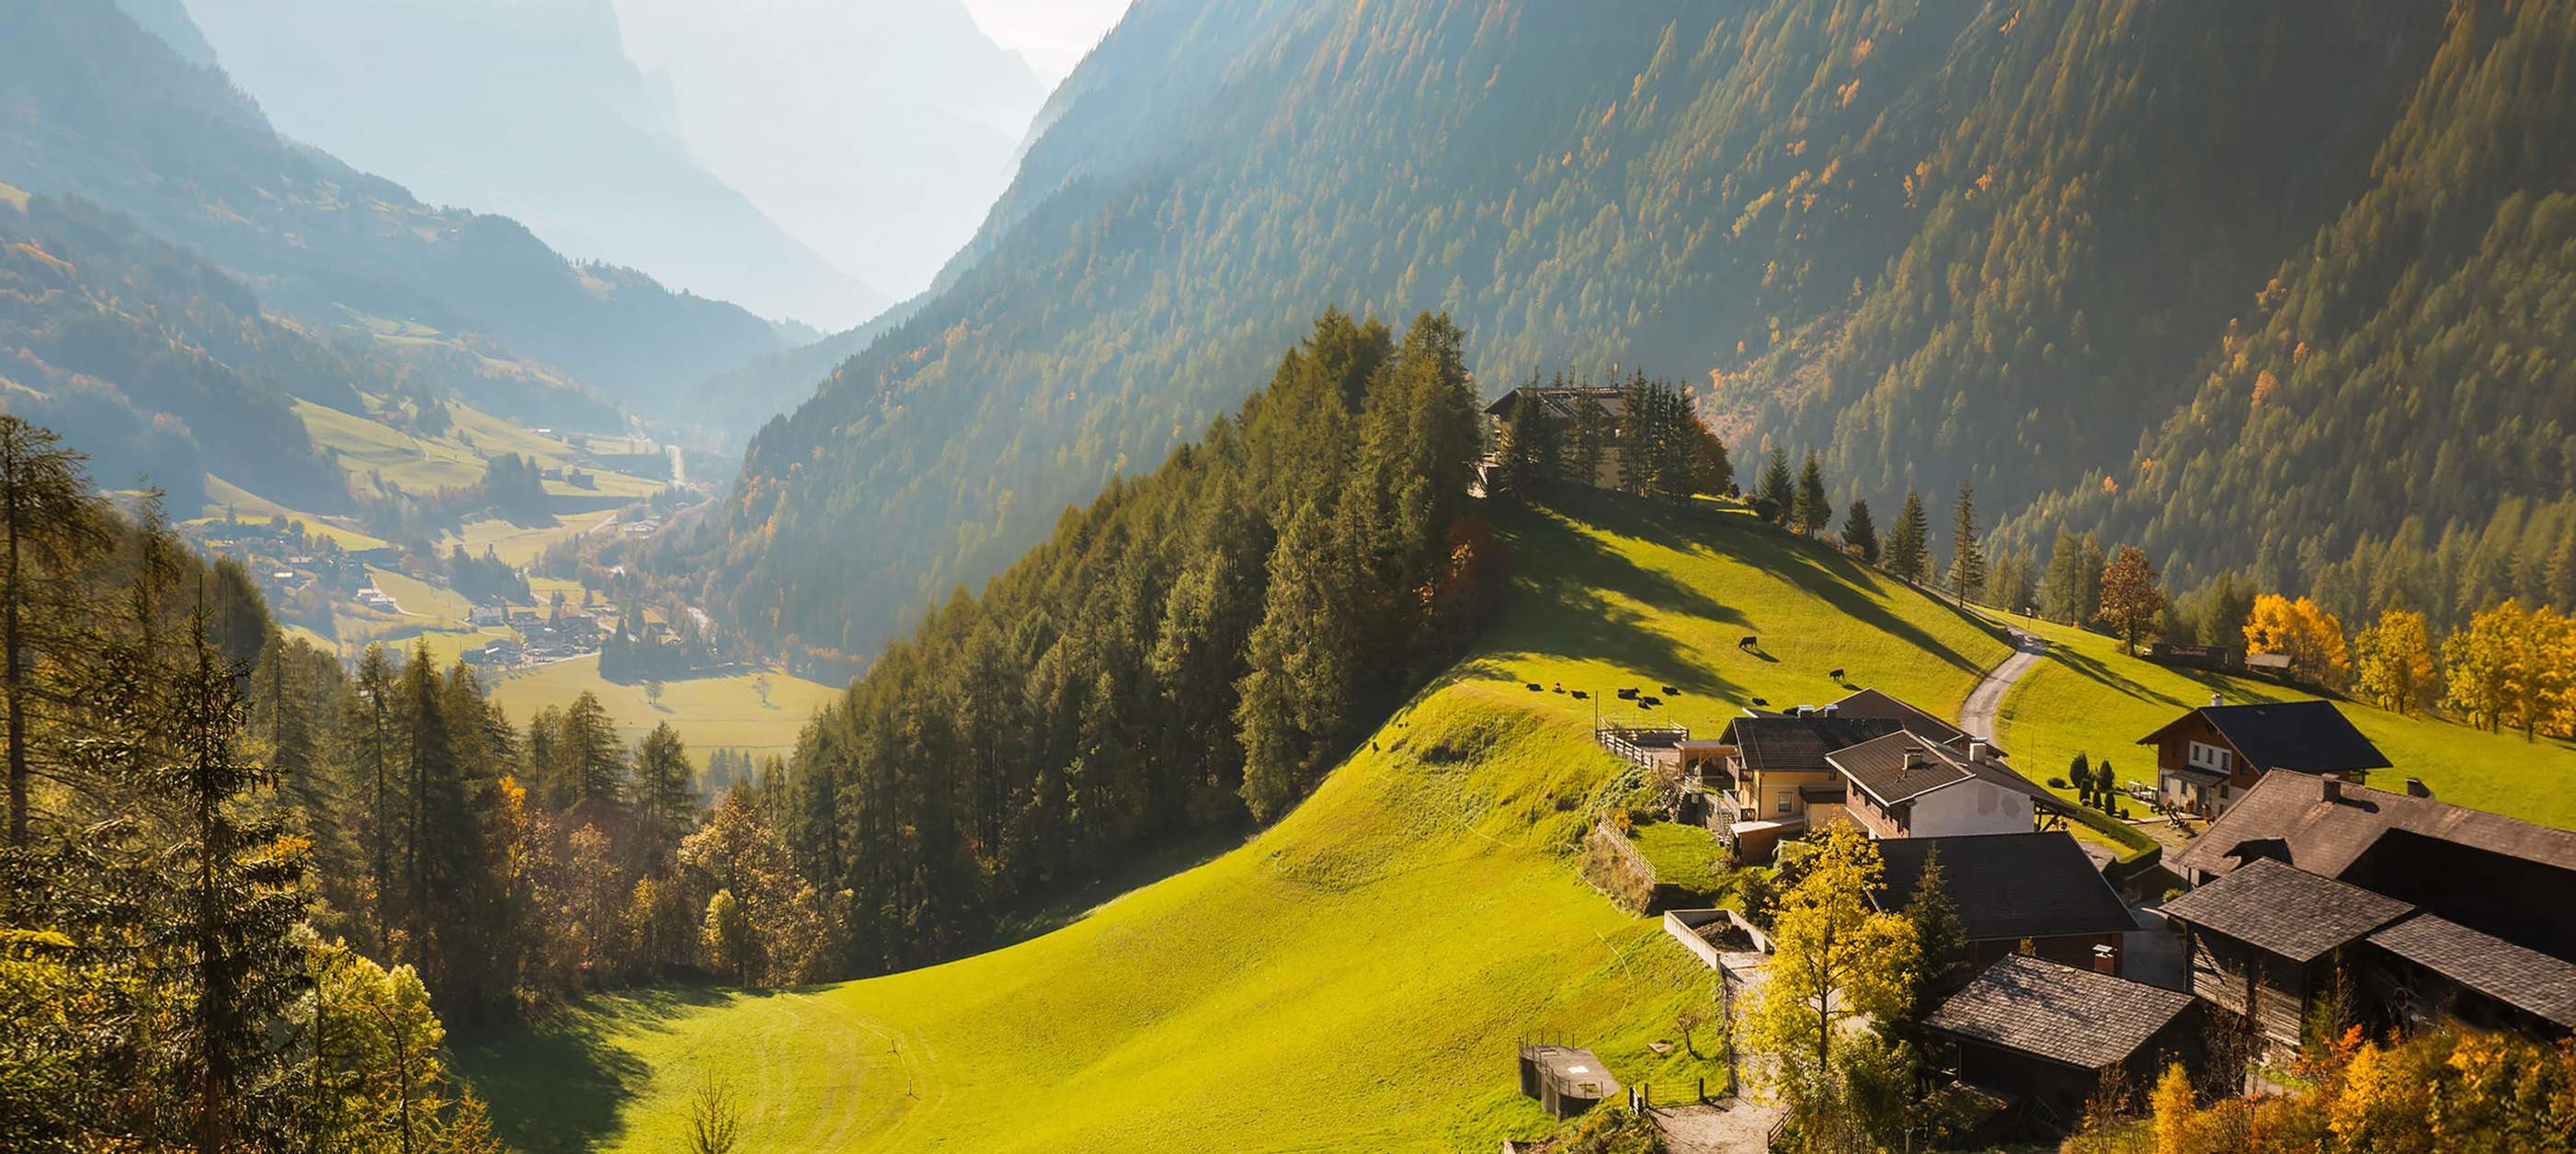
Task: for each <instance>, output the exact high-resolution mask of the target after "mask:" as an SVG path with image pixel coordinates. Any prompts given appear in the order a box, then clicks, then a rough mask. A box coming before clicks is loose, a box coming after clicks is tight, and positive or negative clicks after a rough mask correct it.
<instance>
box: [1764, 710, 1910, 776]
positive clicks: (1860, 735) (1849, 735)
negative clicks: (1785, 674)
mask: <svg viewBox="0 0 2576 1154" xmlns="http://www.w3.org/2000/svg"><path fill="white" fill-rule="evenodd" d="M1904 728H1905V726H1904V723H1903V722H1899V721H1895V720H1892V719H1889V718H1883V717H1824V716H1819V715H1814V714H1810V715H1809V716H1806V717H1739V718H1736V719H1735V720H1733V721H1730V722H1727V723H1726V739H1727V740H1728V741H1731V742H1733V743H1734V744H1735V748H1736V751H1737V756H1739V757H1741V758H1743V759H1744V767H1745V768H1746V769H1749V770H1753V771H1755V772H1763V773H1784V772H1786V773H1830V772H1832V771H1833V767H1832V766H1831V765H1828V764H1826V762H1825V755H1826V754H1829V753H1832V752H1834V751H1835V750H1838V749H1849V748H1851V747H1853V746H1855V745H1859V744H1860V743H1862V742H1864V741H1872V740H1875V739H1877V738H1881V737H1885V736H1887V735H1888V734H1891V733H1897V732H1900V731H1902V730H1903V729H1904Z"/></svg>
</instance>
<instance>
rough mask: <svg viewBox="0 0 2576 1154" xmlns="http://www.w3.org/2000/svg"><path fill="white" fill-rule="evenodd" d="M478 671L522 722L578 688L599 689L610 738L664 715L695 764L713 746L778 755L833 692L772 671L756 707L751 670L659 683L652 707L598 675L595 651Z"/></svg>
mask: <svg viewBox="0 0 2576 1154" xmlns="http://www.w3.org/2000/svg"><path fill="white" fill-rule="evenodd" d="M486 676H488V677H490V678H491V687H492V700H493V701H495V702H497V703H499V704H500V705H501V707H502V708H504V709H507V710H508V711H509V713H510V719H511V720H512V721H516V722H521V723H525V722H526V721H527V719H528V717H529V715H531V714H534V713H535V712H536V711H538V710H540V709H543V708H545V707H546V706H549V705H556V706H560V705H568V704H570V703H571V702H572V699H573V698H575V697H578V696H580V695H581V693H582V691H583V690H585V689H586V690H589V691H591V692H593V693H596V694H598V695H599V700H600V704H602V705H605V706H607V707H608V715H609V716H610V717H613V718H615V719H616V720H617V733H618V736H619V737H621V738H623V739H625V740H626V742H628V743H629V744H632V743H634V742H637V741H640V740H642V739H643V737H644V735H645V734H646V733H649V732H651V731H652V729H653V727H654V726H656V725H659V724H661V723H663V722H666V721H667V722H670V723H671V728H673V729H675V730H678V731H679V733H680V740H682V741H685V742H687V743H688V745H689V755H690V757H691V759H692V760H694V761H696V762H698V763H699V764H700V765H704V764H705V763H706V759H707V754H708V753H710V752H712V751H714V750H716V749H719V748H722V749H739V750H746V751H748V752H750V753H751V754H752V755H753V756H755V757H766V756H768V755H770V754H777V755H779V756H781V757H785V756H786V755H788V754H789V753H791V752H793V751H794V750H795V748H796V735H797V734H798V733H799V732H801V731H802V730H803V729H804V728H805V722H806V720H807V719H809V718H811V717H813V716H814V711H815V710H817V709H821V708H822V707H823V705H824V703H826V702H828V701H830V700H831V699H832V697H833V695H834V694H837V693H839V692H840V691H839V690H838V689H835V688H833V687H831V686H828V685H821V684H817V683H815V682H811V681H807V680H804V679H802V678H797V677H789V676H788V675H786V674H784V673H772V674H769V675H768V677H769V704H767V705H762V704H761V702H760V694H759V693H758V691H756V690H754V689H753V688H752V682H753V681H754V680H755V678H754V677H752V676H748V675H746V676H742V677H694V678H690V679H688V680H685V681H673V682H670V683H669V684H667V685H665V686H663V687H662V701H661V704H659V705H656V704H654V703H653V701H652V699H651V698H650V697H649V696H648V695H647V694H646V693H645V692H644V687H643V686H642V685H620V684H618V683H617V682H614V681H610V680H608V679H607V678H604V677H601V676H600V675H599V657H598V655H596V654H593V655H591V656H589V657H577V658H574V659H572V660H570V661H558V662H555V663H554V664H551V665H540V666H538V667H536V668H534V669H526V670H519V671H515V672H510V673H500V674H487V675H486Z"/></svg>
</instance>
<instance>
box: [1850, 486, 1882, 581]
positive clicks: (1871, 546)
mask: <svg viewBox="0 0 2576 1154" xmlns="http://www.w3.org/2000/svg"><path fill="white" fill-rule="evenodd" d="M1843 547H1844V548H1847V549H1850V550H1852V551H1853V552H1855V553H1858V554H1860V559H1861V560H1862V561H1863V562H1865V563H1867V564H1871V565H1876V564H1878V526H1877V525H1875V524H1873V523H1871V521H1870V519H1869V501H1868V499H1866V498H1862V497H1854V498H1852V503H1851V512H1850V514H1849V515H1847V516H1845V517H1844V518H1843Z"/></svg>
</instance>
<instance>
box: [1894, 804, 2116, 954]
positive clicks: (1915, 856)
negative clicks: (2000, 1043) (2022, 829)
mask: <svg viewBox="0 0 2576 1154" xmlns="http://www.w3.org/2000/svg"><path fill="white" fill-rule="evenodd" d="M1877 845H1878V855H1879V861H1880V862H1881V863H1882V864H1883V866H1884V869H1883V870H1882V872H1881V873H1880V875H1879V889H1878V892H1877V893H1876V894H1874V895H1872V896H1873V897H1874V898H1875V899H1876V900H1877V902H1878V905H1879V908H1880V909H1884V910H1891V911H1892V910H1900V909H1903V908H1905V905H1906V903H1908V902H1911V901H1913V900H1914V891H1915V889H1916V888H1917V887H1918V886H1919V885H1920V884H1921V883H1922V880H1923V860H1924V859H1925V858H1926V857H1929V856H1930V855H1931V854H1932V853H1933V851H1935V850H1938V851H1939V852H1940V855H1941V879H1942V882H1941V888H1942V890H1943V891H1944V892H1946V893H1948V894H1949V895H1950V904H1951V905H1953V906H1956V907H1958V910H1959V932H1960V933H1961V934H1962V935H1964V936H1965V937H1966V938H1967V939H1968V940H1969V941H1972V942H1982V941H1995V940H1999V939H2011V940H2016V941H2017V940H2019V939H2022V938H2053V937H2058V936H2061V935H2067V934H2110V933H2123V934H2124V933H2128V932H2130V931H2132V930H2135V929H2137V928H2138V920H2137V918H2135V917H2133V916H2131V915H2130V913H2129V907H2127V906H2126V905H2123V904H2121V902H2120V895H2119V894H2118V893H2116V892H2113V890H2112V889H2111V883H2110V882H2108V881H2106V880H2104V879H2103V877H2102V871H2100V870H2098V869H2095V868H2094V867H2093V860H2092V859H2091V858H2088V857H2086V856H2084V847H2082V846H2080V845H2077V844H2076V843H2075V838H2074V836H2073V835H2071V834H2068V833H2067V832H2066V831H2064V830H2050V831H2048V832H2046V833H1996V834H1971V835H1967V836H1962V837H1899V838H1888V839H1885V840H1883V841H1880V842H1878V843H1877Z"/></svg>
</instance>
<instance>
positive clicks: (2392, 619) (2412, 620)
mask: <svg viewBox="0 0 2576 1154" xmlns="http://www.w3.org/2000/svg"><path fill="white" fill-rule="evenodd" d="M2357 648H2358V649H2359V651H2360V653H2359V657H2358V660H2356V661H2355V663H2354V672H2355V676H2356V682H2357V688H2359V689H2360V690H2361V695H2362V696H2363V697H2365V698H2368V699H2369V700H2370V702H2371V704H2374V705H2377V706H2378V707H2380V708H2381V709H2385V710H2388V711H2389V712H2391V713H2397V714H2401V715H2404V716H2407V717H2417V716H2421V715H2422V714H2423V713H2424V711H2425V710H2426V709H2429V708H2431V706H2432V704H2433V703H2434V702H2435V701H2437V700H2440V698H2441V694H2442V671H2441V667H2440V666H2438V665H2437V664H2435V663H2434V660H2433V644H2432V640H2431V636H2430V634H2428V633H2427V632H2426V630H2425V628H2424V615H2423V614H2421V613H2413V612H2409V611H2407V610H2406V609H2404V608H2401V607H2399V606H2396V605H2391V606H2389V607H2388V608H2387V609H2386V610H2385V611H2383V612H2382V613H2380V615H2379V621H2378V622H2377V623H2376V624H2374V625H2372V626H2371V627H2370V629H2369V630H2368V631H2366V632H2364V633H2363V634H2362V635H2361V642H2360V644H2359V645H2358V646H2357Z"/></svg>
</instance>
